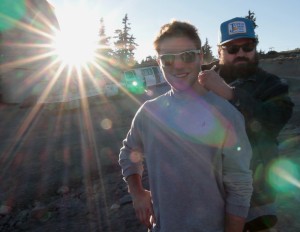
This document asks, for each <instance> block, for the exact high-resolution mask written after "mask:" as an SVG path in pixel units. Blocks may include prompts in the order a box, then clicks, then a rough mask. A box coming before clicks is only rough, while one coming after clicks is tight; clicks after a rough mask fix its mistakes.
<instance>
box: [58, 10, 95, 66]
mask: <svg viewBox="0 0 300 232" xmlns="http://www.w3.org/2000/svg"><path fill="white" fill-rule="evenodd" d="M57 15H58V19H59V23H60V28H61V30H60V31H59V32H58V33H57V34H56V37H55V39H54V43H53V45H54V48H55V51H56V54H57V56H58V58H59V60H60V61H61V62H63V63H64V64H65V65H72V66H84V65H85V64H87V63H89V62H91V61H93V60H94V58H95V51H96V48H97V25H95V23H94V21H95V20H93V19H91V18H90V17H89V13H88V12H87V11H85V10H84V8H82V7H79V6H77V7H73V8H72V9H70V6H68V8H61V9H59V10H58V12H57Z"/></svg>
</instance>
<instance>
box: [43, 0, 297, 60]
mask: <svg viewBox="0 0 300 232" xmlns="http://www.w3.org/2000/svg"><path fill="white" fill-rule="evenodd" d="M48 1H49V2H51V3H52V4H53V5H54V6H55V8H56V11H57V14H58V18H59V20H60V23H61V24H63V21H64V20H66V18H67V15H68V14H70V13H71V11H73V10H74V9H76V8H77V9H80V11H79V12H80V13H77V17H76V18H77V19H80V20H81V21H83V20H86V21H85V22H86V23H85V24H88V23H89V24H90V25H91V30H92V31H94V33H95V34H97V32H98V28H99V19H100V18H101V17H103V19H104V24H105V26H106V34H107V35H108V36H114V33H113V32H114V30H116V29H121V28H122V19H123V18H124V16H125V14H128V18H129V22H130V23H131V25H130V26H131V34H133V36H134V37H135V38H136V42H137V43H138V44H139V46H138V47H137V50H136V51H135V54H136V55H135V57H136V58H137V59H138V60H141V59H143V58H145V57H146V56H147V55H155V52H154V50H153V46H152V41H153V38H154V37H155V35H156V33H157V32H158V30H159V28H160V26H161V25H163V24H165V23H167V22H169V21H170V20H171V19H177V20H184V21H188V22H190V23H192V24H194V25H195V26H196V27H197V28H198V30H199V33H200V37H201V39H202V41H205V39H206V38H207V39H208V42H209V44H210V45H211V46H212V48H213V49H212V50H213V53H214V55H216V44H217V35H218V28H219V25H220V23H222V22H223V21H225V20H228V19H231V18H234V17H245V16H246V15H247V14H248V10H251V11H253V12H254V13H255V16H256V23H257V25H258V28H257V29H256V33H257V34H258V36H259V40H260V43H259V46H258V49H259V50H263V51H265V52H268V51H269V50H270V49H273V50H276V51H285V50H291V49H295V48H300V14H299V9H300V1H299V0H285V1H284V0H248V1H246V0H209V1H204V0H185V1H176V0H152V1H148V0H48ZM73 21H74V20H73ZM74 24H76V23H74ZM78 25H79V24H78ZM83 27H84V26H83ZM83 27H82V28H80V27H78V30H77V31H78V33H80V32H81V29H83Z"/></svg>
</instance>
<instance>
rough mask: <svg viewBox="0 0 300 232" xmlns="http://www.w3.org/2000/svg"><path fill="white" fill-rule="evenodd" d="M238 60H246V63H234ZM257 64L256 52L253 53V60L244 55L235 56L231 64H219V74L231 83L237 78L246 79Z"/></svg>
mask: <svg viewBox="0 0 300 232" xmlns="http://www.w3.org/2000/svg"><path fill="white" fill-rule="evenodd" d="M239 61H246V63H242V64H237V65H235V63H236V62H239ZM222 63H223V62H222ZM258 64H259V60H258V54H255V57H254V58H253V60H250V59H248V58H246V57H237V58H236V59H234V60H233V62H232V64H220V66H219V67H220V76H221V77H222V78H223V79H224V80H225V82H226V83H231V82H233V81H235V80H237V79H247V78H248V77H250V76H251V75H253V74H254V73H255V72H256V71H257V69H258Z"/></svg>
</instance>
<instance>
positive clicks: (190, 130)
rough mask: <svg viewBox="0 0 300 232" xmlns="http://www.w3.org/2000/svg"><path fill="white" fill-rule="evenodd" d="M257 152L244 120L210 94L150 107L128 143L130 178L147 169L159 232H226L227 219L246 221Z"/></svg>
mask: <svg viewBox="0 0 300 232" xmlns="http://www.w3.org/2000/svg"><path fill="white" fill-rule="evenodd" d="M251 155H252V150H251V146H250V143H249V141H248V138H247V135H246V132H245V126H244V120H243V116H242V115H241V114H240V113H239V112H238V111H237V110H236V109H235V108H234V107H233V106H232V105H231V104H230V103H229V102H228V101H226V100H224V99H222V98H220V97H219V96H217V95H215V94H214V93H213V92H207V93H206V94H205V95H203V96H198V95H196V94H194V93H177V92H173V91H172V90H170V91H169V92H167V93H166V94H164V95H162V96H160V97H158V98H156V99H154V100H150V101H146V102H145V103H144V104H143V105H142V106H141V108H140V109H139V110H138V112H137V113H136V115H135V117H134V119H133V122H132V125H131V128H130V130H129V132H128V134H127V137H126V139H125V140H124V141H123V147H122V148H121V151H120V155H119V163H120V165H121V168H122V173H123V175H124V177H125V178H126V177H128V176H130V175H132V174H139V175H141V176H142V174H143V171H144V166H143V165H144V164H146V165H147V170H148V178H149V186H150V191H151V195H152V200H153V208H154V213H155V217H156V225H155V226H154V228H153V231H159V232H177V231H178V232H183V231H184V232H194V231H195V232H199V231H205V232H217V231H224V222H225V213H230V214H233V215H237V216H241V217H246V216H247V213H248V208H249V202H250V196H251V193H252V177H251V171H250V170H249V164H250V159H251Z"/></svg>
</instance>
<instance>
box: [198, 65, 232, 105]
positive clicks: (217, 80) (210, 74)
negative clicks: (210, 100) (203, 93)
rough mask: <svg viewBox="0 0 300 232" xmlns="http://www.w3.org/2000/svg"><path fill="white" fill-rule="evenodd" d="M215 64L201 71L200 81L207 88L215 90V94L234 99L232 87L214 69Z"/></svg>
mask: <svg viewBox="0 0 300 232" xmlns="http://www.w3.org/2000/svg"><path fill="white" fill-rule="evenodd" d="M214 69H215V66H213V67H212V68H211V69H210V70H204V71H201V72H200V73H199V76H198V81H199V83H200V85H202V86H203V87H204V88H205V89H207V90H210V91H213V92H214V93H215V94H217V95H219V96H221V97H223V98H225V99H227V100H231V99H233V91H232V88H231V87H230V86H229V85H228V84H226V82H225V81H224V80H223V79H222V78H221V77H220V76H219V74H218V73H216V72H215V71H214Z"/></svg>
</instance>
